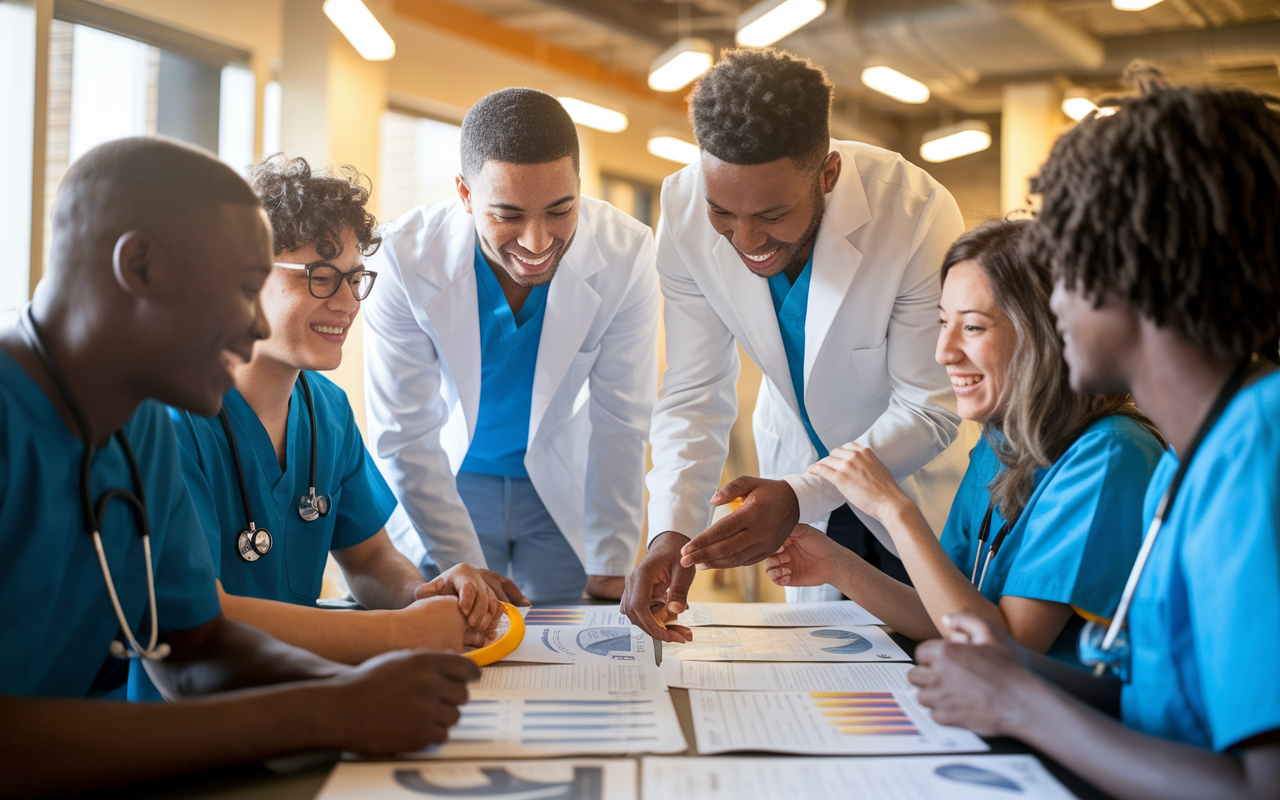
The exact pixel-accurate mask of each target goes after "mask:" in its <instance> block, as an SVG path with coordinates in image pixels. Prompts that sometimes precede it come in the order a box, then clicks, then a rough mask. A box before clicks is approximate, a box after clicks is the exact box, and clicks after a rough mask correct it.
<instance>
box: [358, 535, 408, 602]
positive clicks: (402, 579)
mask: <svg viewBox="0 0 1280 800" xmlns="http://www.w3.org/2000/svg"><path fill="white" fill-rule="evenodd" d="M382 535H383V536H385V534H382ZM339 564H340V565H341V562H339ZM342 566H343V570H342V574H343V576H344V577H345V578H346V579H347V586H348V587H349V588H350V589H351V594H352V596H354V597H355V599H356V600H357V601H359V603H360V605H362V606H364V607H365V608H388V609H394V608H404V607H405V606H407V605H409V604H410V603H412V602H413V601H414V600H415V599H416V598H415V596H414V591H415V590H417V588H418V587H419V586H420V585H422V583H423V580H422V574H421V573H419V572H418V569H417V567H415V566H414V565H413V564H411V563H409V559H407V558H405V557H404V556H402V555H401V554H400V552H399V551H397V550H396V549H395V548H393V547H391V543H390V542H389V541H388V542H387V549H386V551H385V552H379V553H378V554H377V555H375V556H373V557H372V558H370V559H368V561H366V562H365V563H363V564H361V565H360V566H359V567H358V568H355V569H350V570H349V569H347V568H346V566H345V565H342Z"/></svg>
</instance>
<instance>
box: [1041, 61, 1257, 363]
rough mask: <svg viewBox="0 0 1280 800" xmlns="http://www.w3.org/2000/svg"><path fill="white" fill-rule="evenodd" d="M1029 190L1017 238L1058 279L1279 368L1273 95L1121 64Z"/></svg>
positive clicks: (1219, 354)
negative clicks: (1024, 234) (1119, 74)
mask: <svg viewBox="0 0 1280 800" xmlns="http://www.w3.org/2000/svg"><path fill="white" fill-rule="evenodd" d="M1128 75H1129V77H1130V79H1131V81H1132V82H1135V83H1137V85H1138V93H1137V94H1136V95H1134V96H1126V97H1117V98H1109V99H1107V100H1104V101H1102V106H1103V109H1102V110H1103V112H1104V113H1105V112H1106V111H1108V110H1110V109H1114V113H1112V114H1110V115H1106V116H1104V115H1102V114H1099V113H1097V112H1095V114H1094V115H1092V116H1090V117H1086V118H1085V119H1084V120H1082V121H1081V122H1080V123H1079V124H1078V125H1076V126H1075V127H1074V128H1072V129H1071V130H1070V131H1068V132H1066V133H1065V134H1063V135H1062V137H1061V138H1059V139H1058V141H1057V143H1056V144H1054V146H1053V150H1052V151H1051V153H1050V155H1049V159H1048V161H1047V162H1045V165H1044V167H1043V168H1042V169H1041V170H1040V174H1039V175H1037V176H1036V177H1035V178H1034V179H1033V180H1032V182H1031V191H1032V193H1037V194H1040V195H1041V197H1042V200H1041V210H1040V211H1039V213H1038V214H1037V215H1036V220H1035V224H1034V225H1033V227H1032V229H1031V230H1030V232H1029V235H1028V241H1027V245H1028V247H1029V249H1030V252H1031V253H1032V256H1033V258H1039V259H1041V260H1043V261H1045V262H1046V263H1048V264H1049V265H1050V266H1051V268H1052V271H1053V276H1054V278H1055V279H1056V280H1061V281H1063V282H1064V283H1065V285H1066V286H1068V287H1069V288H1072V289H1073V290H1081V291H1082V292H1083V293H1084V294H1085V295H1086V296H1090V297H1093V298H1094V299H1095V302H1097V303H1099V304H1100V303H1101V302H1102V301H1103V299H1104V298H1105V297H1107V296H1111V297H1116V298H1120V299H1123V300H1127V301H1128V302H1129V303H1130V304H1131V305H1132V306H1134V307H1135V308H1136V309H1137V310H1138V311H1139V312H1140V313H1141V314H1142V315H1143V316H1145V317H1147V318H1148V319H1150V320H1152V321H1153V322H1154V323H1155V324H1156V325H1158V326H1161V327H1163V326H1172V327H1173V328H1174V329H1176V330H1178V331H1180V332H1181V333H1183V334H1184V335H1185V336H1187V338H1188V339H1190V340H1191V341H1192V342H1193V343H1194V344H1195V345H1196V346H1198V347H1200V348H1202V349H1203V350H1205V351H1206V352H1208V353H1209V354H1210V355H1212V356H1213V357H1214V358H1216V359H1218V360H1220V361H1222V362H1224V363H1231V362H1237V361H1239V360H1241V359H1243V358H1245V357H1247V356H1248V355H1249V354H1250V353H1258V354H1259V355H1262V356H1264V357H1266V358H1268V359H1270V360H1272V361H1278V362H1280V353H1278V349H1277V344H1278V343H1280V224H1277V221H1276V217H1275V214H1276V209H1277V208H1280V113H1277V110H1276V108H1275V106H1276V104H1277V103H1280V99H1277V98H1276V97H1273V96H1270V95H1263V94H1258V93H1256V92H1251V91H1247V90H1244V89H1209V88H1197V89H1193V88H1187V87H1181V86H1171V85H1169V84H1167V83H1166V82H1165V81H1164V80H1163V79H1162V78H1161V77H1160V75H1159V73H1158V72H1156V71H1155V70H1153V69H1152V68H1150V67H1148V66H1146V65H1141V64H1138V65H1134V66H1131V67H1130V69H1129V72H1128Z"/></svg>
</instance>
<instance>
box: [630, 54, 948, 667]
mask: <svg viewBox="0 0 1280 800" xmlns="http://www.w3.org/2000/svg"><path fill="white" fill-rule="evenodd" d="M831 91H832V88H831V84H830V83H829V82H828V81H827V78H826V75H825V74H824V73H823V72H822V70H821V69H819V68H818V67H816V66H814V65H813V64H812V63H811V62H809V61H808V60H806V59H803V58H799V57H797V56H793V55H790V54H788V53H785V52H782V51H779V50H774V49H771V48H761V49H742V50H734V51H731V52H728V53H726V54H725V55H724V56H723V57H722V59H721V60H720V62H719V63H718V64H716V66H714V67H713V68H712V69H711V70H710V71H708V72H707V73H706V74H705V75H704V76H703V77H702V79H701V80H700V81H699V83H698V85H697V87H696V88H695V89H694V91H693V93H692V94H691V95H690V103H689V116H690V118H691V120H692V122H693V129H694V133H695V135H696V136H697V139H698V146H699V147H700V148H701V151H702V156H701V159H700V160H699V161H698V162H695V163H693V164H691V165H689V166H688V167H686V168H685V169H682V170H681V171H679V172H678V173H676V174H675V175H672V176H671V177H669V178H667V180H666V181H665V183H664V184H663V188H662V220H661V222H660V224H659V226H658V271H659V273H660V275H661V277H662V289H663V294H664V297H665V300H666V303H665V306H664V312H663V313H664V324H665V325H666V341H667V363H668V364H669V368H668V369H667V372H666V374H665V375H664V377H663V383H662V396H661V397H660V398H659V400H658V404H657V406H656V407H655V409H654V416H653V433H652V436H653V465H654V466H653V471H652V472H650V473H649V479H648V484H649V493H650V501H649V536H650V540H649V554H648V555H647V556H646V558H645V560H644V562H642V563H641V565H640V566H639V567H637V569H636V570H635V572H633V573H632V575H631V577H630V578H629V579H628V582H627V590H626V597H625V598H624V601H623V608H624V609H625V610H626V612H627V614H628V615H629V616H630V617H631V619H632V621H634V622H635V623H636V624H637V625H639V626H640V627H642V628H644V630H645V631H646V632H648V633H650V634H651V635H654V636H657V637H660V638H662V639H664V640H666V641H674V642H679V641H683V640H684V639H685V638H687V634H688V631H687V630H686V629H683V628H679V627H676V628H671V627H667V628H664V627H663V626H662V623H663V622H665V621H669V620H670V619H671V618H672V617H673V616H674V615H675V614H678V613H679V612H680V610H681V609H683V607H684V605H685V599H686V593H687V591H688V587H689V584H690V582H691V581H692V579H693V567H694V565H695V564H705V565H707V566H711V567H730V566H739V565H744V564H754V563H756V562H759V561H763V560H764V559H765V558H766V557H768V556H769V555H770V554H771V553H773V552H774V551H776V550H777V549H778V547H779V546H780V545H782V543H783V542H784V541H785V540H786V539H787V537H788V536H789V535H790V534H791V533H792V531H793V530H794V529H795V527H796V524H797V523H814V524H815V525H817V526H820V527H825V528H826V532H827V534H828V535H829V536H830V537H831V538H832V539H833V540H835V541H836V542H838V543H839V544H841V545H843V546H845V547H847V548H848V549H850V550H851V551H853V552H854V553H855V554H856V555H858V556H860V557H861V558H863V559H865V560H866V561H867V562H868V563H869V564H870V565H871V566H872V567H873V568H876V569H879V570H881V571H883V572H884V573H886V574H888V575H890V576H891V577H893V578H896V579H898V580H900V581H903V582H908V581H909V578H908V577H907V574H906V571H905V569H904V568H903V566H902V562H901V561H900V560H899V559H898V558H897V555H896V551H895V550H894V549H893V542H892V539H891V538H890V537H889V535H888V533H887V531H886V530H885V529H884V527H883V526H882V525H880V523H879V522H877V521H876V520H874V519H873V518H871V517H869V516H867V515H866V514H864V513H862V512H861V511H860V510H858V509H851V508H850V507H849V506H847V505H845V500H844V498H843V497H842V496H841V494H840V492H839V491H838V490H836V488H835V487H834V486H832V485H831V484H829V483H827V482H826V481H824V480H822V479H821V478H817V477H815V476H813V475H809V474H806V470H807V469H808V468H809V467H810V466H811V465H812V464H813V463H814V462H816V461H818V460H819V459H822V458H825V457H826V456H827V455H828V454H829V453H830V451H832V450H835V449H837V448H839V447H840V446H842V445H844V444H846V443H848V442H857V443H859V444H862V445H865V446H867V447H870V448H872V449H873V450H874V451H875V453H876V455H877V456H879V458H880V459H881V461H883V462H884V464H885V465H886V466H887V467H888V468H889V470H890V471H891V472H892V474H893V477H894V478H895V479H896V480H897V481H899V482H900V483H901V485H902V487H903V489H904V490H905V491H906V492H907V494H908V495H909V496H910V497H911V498H912V499H913V500H914V501H915V502H916V503H917V504H918V505H919V506H920V508H921V510H922V511H923V512H924V514H925V517H926V519H927V520H928V522H929V523H930V527H932V528H933V530H934V531H935V532H937V531H940V530H941V529H942V526H943V523H944V522H945V521H946V517H947V513H948V510H949V508H950V503H951V498H952V496H953V495H954V494H955V491H956V488H957V486H959V483H960V478H961V476H962V475H963V473H964V471H965V467H966V465H967V463H968V459H967V457H966V455H965V448H964V442H963V440H962V439H961V438H960V437H958V436H957V431H958V425H959V422H960V417H959V415H958V414H957V412H956V398H955V394H954V392H953V391H952V388H951V384H950V383H949V382H948V379H947V374H946V372H945V371H944V370H943V368H942V367H941V366H939V365H938V364H937V363H936V362H935V361H934V358H933V354H934V344H935V342H936V340H937V329H938V300H939V295H940V281H939V279H938V270H939V268H940V266H941V264H942V258H943V255H944V254H945V253H946V251H947V248H948V247H949V246H950V244H951V242H952V241H954V240H955V238H956V237H957V236H959V235H960V233H961V232H962V231H963V230H964V224H963V221H962V220H961V217H960V210H959V208H958V207H957V206H956V203H955V200H953V199H952V197H951V195H950V194H949V193H948V192H947V190H946V189H944V188H943V187H942V186H941V185H940V184H939V183H938V182H937V181H935V180H933V179H932V178H930V177H929V175H928V174H926V173H925V172H924V171H923V170H921V169H918V168H917V167H914V166H912V165H911V164H909V163H907V162H906V161H905V160H904V159H903V158H902V157H901V156H899V155H898V154H896V153H890V152H887V151H885V150H881V149H879V148H876V147H871V146H869V145H865V144H860V143H858V142H844V141H836V140H833V139H831V138H829V135H828V130H829V120H828V117H829V114H830V108H831ZM738 344H740V345H741V346H742V348H743V349H744V350H745V351H746V353H747V355H748V356H750V358H751V360H752V361H754V362H755V364H756V365H757V366H758V367H759V368H760V370H761V372H763V373H764V381H763V382H762V383H761V386H760V396H759V400H758V401H757V404H756V408H755V415H754V418H753V429H754V433H755V441H756V450H757V453H758V455H759V458H760V473H761V475H762V476H764V477H763V478H751V477H742V478H738V479H737V480H734V481H732V482H731V483H729V484H726V485H725V486H724V487H722V488H721V489H720V490H719V491H716V484H717V483H718V482H719V480H720V474H721V470H722V468H723V466H724V463H725V458H726V456H727V454H728V439H729V429H730V426H731V425H732V424H733V421H734V419H735V418H736V416H737V396H736V390H735V380H736V377H737V374H738V353H737V348H736V346H735V345H738ZM948 448H949V449H948ZM739 498H742V499H743V503H742V507H741V508H739V509H737V510H736V511H734V512H732V513H730V514H728V515H727V516H726V517H724V518H723V519H721V520H719V521H718V522H716V523H715V524H714V525H712V526H711V527H709V528H708V524H709V523H710V522H711V506H713V505H725V504H727V503H730V502H732V501H734V500H737V499H739ZM704 529H705V530H704ZM787 595H788V599H804V600H809V599H814V600H816V599H834V598H838V597H839V596H840V595H839V592H838V591H835V590H834V589H832V588H831V587H805V588H803V589H796V588H788V590H787ZM655 614H656V616H655Z"/></svg>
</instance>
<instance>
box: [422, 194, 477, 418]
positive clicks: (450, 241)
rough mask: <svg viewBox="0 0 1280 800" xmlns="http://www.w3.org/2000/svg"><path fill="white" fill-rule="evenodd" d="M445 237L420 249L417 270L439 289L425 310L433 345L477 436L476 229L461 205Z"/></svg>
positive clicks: (428, 300)
mask: <svg viewBox="0 0 1280 800" xmlns="http://www.w3.org/2000/svg"><path fill="white" fill-rule="evenodd" d="M442 233H443V234H444V235H441V236H437V237H436V239H435V241H434V242H432V244H431V246H430V247H429V248H428V249H427V250H426V251H425V252H424V254H423V258H422V261H421V262H420V263H419V264H418V273H419V274H420V275H421V276H422V277H424V278H426V279H427V280H428V281H430V282H431V283H432V284H433V285H434V286H435V287H437V290H438V291H437V292H436V293H435V294H434V295H433V296H430V297H427V298H426V299H425V300H424V302H423V304H422V307H423V310H424V311H426V313H427V318H428V319H430V320H431V325H432V327H433V328H435V332H436V339H435V345H436V347H438V348H439V349H440V351H441V353H442V354H443V355H444V361H445V363H446V364H447V365H448V367H449V371H450V372H452V373H453V380H454V384H455V385H456V386H457V387H458V399H459V402H461V403H462V414H463V418H464V419H466V421H467V439H468V441H469V440H470V439H471V437H472V436H474V435H475V431H476V415H477V414H478V413H479V409H480V315H479V300H478V296H477V290H476V271H475V253H476V229H475V223H474V221H473V220H472V218H471V215H470V214H468V213H467V212H466V211H464V210H462V208H461V206H459V207H458V208H457V209H456V210H455V211H454V212H453V214H451V215H450V218H449V220H448V226H447V228H446V230H445V231H443V232H442Z"/></svg>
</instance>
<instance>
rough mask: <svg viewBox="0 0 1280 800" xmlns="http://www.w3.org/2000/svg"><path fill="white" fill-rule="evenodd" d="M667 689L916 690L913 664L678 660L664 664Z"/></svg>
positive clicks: (670, 660) (671, 660)
mask: <svg viewBox="0 0 1280 800" xmlns="http://www.w3.org/2000/svg"><path fill="white" fill-rule="evenodd" d="M662 671H663V677H664V678H665V679H666V683H667V686H678V687H680V688H683V689H733V690H737V691H755V692H781V691H788V690H798V691H825V692H839V691H858V692H893V691H904V692H906V691H912V690H913V689H915V687H914V686H912V685H911V684H910V683H908V682H907V673H908V672H910V671H911V665H910V664H785V663H777V664H749V663H741V662H728V663H725V662H717V661H676V660H675V659H668V660H667V661H664V662H663V664H662Z"/></svg>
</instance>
